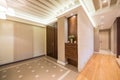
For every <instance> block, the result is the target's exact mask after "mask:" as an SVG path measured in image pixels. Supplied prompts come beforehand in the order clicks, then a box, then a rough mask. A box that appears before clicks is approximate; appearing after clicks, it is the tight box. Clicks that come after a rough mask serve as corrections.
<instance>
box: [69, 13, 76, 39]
mask: <svg viewBox="0 0 120 80" xmlns="http://www.w3.org/2000/svg"><path fill="white" fill-rule="evenodd" d="M69 35H74V36H75V40H77V15H74V16H71V17H69V18H68V36H69Z"/></svg>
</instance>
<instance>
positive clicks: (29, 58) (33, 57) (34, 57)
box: [0, 55, 45, 67]
mask: <svg viewBox="0 0 120 80" xmlns="http://www.w3.org/2000/svg"><path fill="white" fill-rule="evenodd" d="M43 56H45V55H40V56H36V57H31V58H28V59H24V60H19V61H14V62H10V63H5V64H1V65H0V67H1V66H5V65H9V64H14V63H18V62H22V61H27V60H30V59H35V58H38V57H43Z"/></svg>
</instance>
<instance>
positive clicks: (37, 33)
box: [33, 27, 46, 57]
mask: <svg viewBox="0 0 120 80" xmlns="http://www.w3.org/2000/svg"><path fill="white" fill-rule="evenodd" d="M33 29H34V31H33V32H34V38H33V43H34V45H33V46H34V47H33V48H34V54H33V56H34V57H36V56H40V55H44V54H46V49H45V48H46V44H45V43H46V29H45V28H41V27H33Z"/></svg>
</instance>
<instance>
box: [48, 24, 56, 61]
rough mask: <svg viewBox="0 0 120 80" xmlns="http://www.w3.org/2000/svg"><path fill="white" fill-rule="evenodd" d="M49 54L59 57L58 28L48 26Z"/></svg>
mask: <svg viewBox="0 0 120 80" xmlns="http://www.w3.org/2000/svg"><path fill="white" fill-rule="evenodd" d="M46 36H47V55H48V56H50V57H53V58H55V59H57V28H56V27H51V26H47V35H46Z"/></svg>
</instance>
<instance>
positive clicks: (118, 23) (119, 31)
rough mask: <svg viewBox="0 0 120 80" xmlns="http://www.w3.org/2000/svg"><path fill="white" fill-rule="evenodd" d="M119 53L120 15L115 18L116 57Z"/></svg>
mask: <svg viewBox="0 0 120 80" xmlns="http://www.w3.org/2000/svg"><path fill="white" fill-rule="evenodd" d="M119 55H120V17H118V18H117V57H119Z"/></svg>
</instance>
